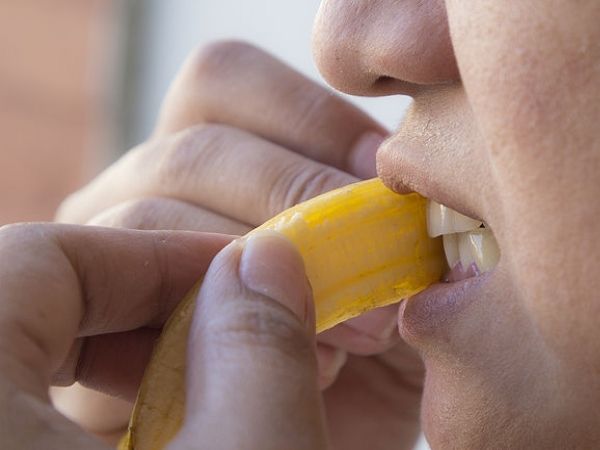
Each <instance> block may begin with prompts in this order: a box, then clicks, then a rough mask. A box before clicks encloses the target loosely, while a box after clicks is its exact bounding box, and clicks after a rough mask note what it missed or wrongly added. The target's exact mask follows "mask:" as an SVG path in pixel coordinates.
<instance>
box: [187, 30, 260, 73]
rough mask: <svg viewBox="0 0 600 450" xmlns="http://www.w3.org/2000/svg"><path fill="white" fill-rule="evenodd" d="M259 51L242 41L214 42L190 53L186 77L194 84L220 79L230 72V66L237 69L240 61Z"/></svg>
mask: <svg viewBox="0 0 600 450" xmlns="http://www.w3.org/2000/svg"><path fill="white" fill-rule="evenodd" d="M259 51H260V50H258V49H257V48H256V47H254V46H252V45H250V44H248V43H246V42H243V41H238V40H221V41H215V42H212V43H210V44H208V45H205V46H202V47H199V48H198V49H196V50H195V51H193V52H192V54H191V56H190V57H189V59H188V63H187V64H186V72H187V73H186V75H187V76H188V77H189V78H191V80H193V82H195V83H198V82H203V83H206V82H207V81H208V80H212V79H214V78H215V77H221V76H222V75H223V71H225V70H231V67H232V66H233V67H237V65H238V63H239V62H240V61H243V60H245V59H246V58H248V57H249V56H251V55H255V54H256V53H257V52H259ZM190 75H191V76H190ZM189 78H188V79H189Z"/></svg>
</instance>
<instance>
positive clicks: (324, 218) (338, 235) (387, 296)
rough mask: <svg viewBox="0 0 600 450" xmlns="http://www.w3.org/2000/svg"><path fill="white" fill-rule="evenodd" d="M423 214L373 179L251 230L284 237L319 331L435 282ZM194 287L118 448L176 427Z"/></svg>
mask: <svg viewBox="0 0 600 450" xmlns="http://www.w3.org/2000/svg"><path fill="white" fill-rule="evenodd" d="M425 211H426V200H425V199H424V198H423V197H421V196H419V195H418V194H408V195H399V194H396V193H393V192H392V191H390V190H389V189H387V188H386V187H385V186H384V185H383V184H382V183H381V181H379V180H377V179H374V180H369V181H364V182H360V183H356V184H352V185H349V186H346V187H343V188H340V189H337V190H335V191H331V192H328V193H326V194H323V195H320V196H318V197H315V198H313V199H311V200H309V201H307V202H304V203H301V204H299V205H297V206H294V207H292V208H290V209H288V210H286V211H284V212H283V213H281V214H279V215H278V216H276V217H274V218H273V219H271V220H269V221H268V222H266V223H265V224H263V225H262V226H260V227H259V228H257V229H256V230H265V229H268V230H275V231H278V232H280V233H282V234H284V235H285V236H287V238H288V239H290V240H291V241H292V242H293V243H294V244H295V245H296V247H297V249H298V250H299V252H300V253H301V254H302V257H303V258H304V263H305V267H306V272H307V276H308V278H309V280H310V283H311V286H312V288H313V295H314V301H315V310H316V320H317V332H321V331H324V330H326V329H328V328H331V327H333V326H334V325H336V324H338V323H340V322H342V321H344V320H347V319H349V318H351V317H355V316H358V315H359V314H361V313H363V312H365V311H368V310H370V309H373V308H376V307H380V306H385V305H388V304H392V303H395V302H398V301H400V300H402V299H404V298H407V297H410V296H412V295H414V294H416V293H417V292H419V291H421V290H423V289H425V288H426V287H427V286H429V285H430V284H431V283H433V282H435V281H438V280H439V279H440V277H441V274H442V270H443V268H444V266H445V262H444V257H443V249H442V244H441V241H440V239H439V238H438V239H431V238H430V237H429V236H428V235H427V223H426V212H425ZM253 232H255V231H251V232H250V234H251V233H253ZM200 286H201V282H199V283H198V284H197V285H196V286H195V287H194V288H193V289H192V291H191V292H190V293H189V294H188V295H187V296H186V297H185V299H184V300H183V301H182V302H181V304H180V305H179V307H178V309H177V310H176V311H175V312H174V313H173V315H172V317H171V318H170V319H169V321H168V322H167V324H166V325H165V327H164V330H163V333H162V336H161V338H160V340H159V342H158V343H157V345H156V348H155V349H154V353H153V356H152V359H151V361H150V363H149V365H148V367H147V369H146V374H145V376H144V380H143V382H142V385H141V387H140V390H139V393H138V398H137V401H136V404H135V407H134V410H133V413H132V417H131V421H130V425H129V430H128V433H127V435H126V436H125V437H124V438H123V440H122V441H121V444H120V446H119V448H120V449H122V450H155V449H162V448H164V447H165V446H166V445H167V443H168V442H169V441H170V440H171V439H172V438H173V437H174V436H175V435H176V434H177V432H178V430H179V428H180V427H181V425H182V423H183V419H184V409H185V356H186V347H187V335H188V330H189V327H190V323H191V320H192V315H193V310H194V302H195V299H196V297H197V295H198V290H199V289H200Z"/></svg>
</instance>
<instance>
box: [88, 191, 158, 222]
mask: <svg viewBox="0 0 600 450" xmlns="http://www.w3.org/2000/svg"><path fill="white" fill-rule="evenodd" d="M163 209H164V208H163V205H162V202H161V200H160V199H157V198H153V197H149V198H143V199H135V200H129V201H127V202H125V203H121V204H120V205H117V206H115V207H113V208H111V209H109V210H108V211H105V212H104V213H102V214H100V215H99V216H97V217H95V218H94V219H92V221H91V222H90V224H92V225H101V226H106V227H114V228H127V229H131V230H156V229H159V228H160V220H161V218H162V217H163V216H164V211H163Z"/></svg>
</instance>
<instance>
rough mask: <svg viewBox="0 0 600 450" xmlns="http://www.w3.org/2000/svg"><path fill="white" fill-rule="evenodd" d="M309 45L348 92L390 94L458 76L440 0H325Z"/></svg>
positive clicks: (329, 74) (325, 73)
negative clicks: (311, 43) (412, 86)
mask: <svg viewBox="0 0 600 450" xmlns="http://www.w3.org/2000/svg"><path fill="white" fill-rule="evenodd" d="M313 49H314V55H315V60H316V62H317V65H318V67H319V69H320V70H321V72H322V74H323V76H324V77H325V78H326V79H327V81H328V82H329V83H330V84H331V85H333V86H334V87H335V88H337V89H339V90H342V91H345V92H348V93H352V94H359V95H385V94H393V93H399V92H398V91H399V90H400V91H401V90H410V89H411V87H410V86H411V85H430V84H437V83H444V82H448V81H451V80H456V79H458V69H457V66H456V63H455V60H454V54H453V51H452V44H451V42H450V36H449V31H448V23H447V20H446V11H445V7H444V5H443V2H442V1H441V0H422V1H402V2H398V1H394V0H369V1H357V0H354V1H349V0H327V1H324V2H323V3H322V4H321V9H320V11H319V14H318V16H317V20H316V22H315V28H314V34H313ZM398 82H401V83H400V84H399V83H398Z"/></svg>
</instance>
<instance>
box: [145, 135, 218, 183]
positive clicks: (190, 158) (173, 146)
mask: <svg viewBox="0 0 600 450" xmlns="http://www.w3.org/2000/svg"><path fill="white" fill-rule="evenodd" d="M226 135H227V127H226V126H223V125H213V124H208V125H197V126H194V127H191V128H187V129H185V130H183V131H181V132H179V133H177V134H176V135H175V136H173V137H172V138H171V139H170V140H169V142H168V143H167V144H166V145H165V146H164V148H162V150H161V152H160V154H159V157H158V158H157V165H156V170H157V180H156V183H157V185H158V186H163V188H164V189H174V190H176V191H179V189H177V188H178V187H179V186H181V185H182V184H183V183H185V182H186V181H187V180H188V179H189V177H192V176H194V177H197V176H198V175H199V174H200V173H201V172H202V167H203V166H204V165H205V163H207V162H208V161H210V160H211V159H212V156H214V154H215V152H218V151H219V149H220V148H222V146H223V142H224V140H225V138H226Z"/></svg>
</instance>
